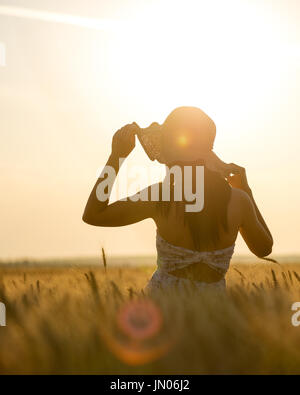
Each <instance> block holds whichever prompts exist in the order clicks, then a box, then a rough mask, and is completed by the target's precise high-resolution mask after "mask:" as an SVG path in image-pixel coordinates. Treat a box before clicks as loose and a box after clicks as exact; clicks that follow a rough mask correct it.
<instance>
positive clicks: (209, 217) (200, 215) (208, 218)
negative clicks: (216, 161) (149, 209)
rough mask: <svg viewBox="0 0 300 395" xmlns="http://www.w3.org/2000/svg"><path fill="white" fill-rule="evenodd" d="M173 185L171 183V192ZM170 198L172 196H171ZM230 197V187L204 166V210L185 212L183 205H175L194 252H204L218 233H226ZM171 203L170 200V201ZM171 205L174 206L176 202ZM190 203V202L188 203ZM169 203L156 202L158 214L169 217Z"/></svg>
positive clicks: (214, 243) (213, 241)
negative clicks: (191, 240) (190, 239)
mask: <svg viewBox="0 0 300 395" xmlns="http://www.w3.org/2000/svg"><path fill="white" fill-rule="evenodd" d="M172 186H173V187H174V185H173V184H172V182H171V191H172ZM171 196H172V194H171ZM230 196H231V187H230V185H229V184H228V182H227V181H226V180H225V179H224V178H223V177H222V176H221V175H220V174H219V173H216V172H214V171H211V170H209V169H207V168H206V167H205V166H204V208H203V210H202V211H200V212H186V211H185V206H184V205H182V204H181V205H177V207H176V213H177V210H178V209H179V210H183V218H184V223H185V224H186V225H187V226H188V228H189V229H190V232H191V236H192V238H193V242H194V246H195V249H196V250H205V249H206V248H207V246H211V245H213V246H214V245H216V244H217V243H218V241H219V239H220V231H221V230H224V231H227V228H228V223H227V222H228V221H227V208H228V203H229V200H230ZM171 202H172V200H171ZM173 203H174V204H176V202H174V200H173ZM189 203H190V202H189ZM170 205H171V203H170V202H166V201H162V199H160V201H159V202H157V209H158V212H160V214H161V215H162V216H168V215H169V209H170Z"/></svg>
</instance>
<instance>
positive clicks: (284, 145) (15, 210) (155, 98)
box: [0, 0, 300, 261]
mask: <svg viewBox="0 0 300 395" xmlns="http://www.w3.org/2000/svg"><path fill="white" fill-rule="evenodd" d="M4 6H6V8H4ZM1 7H2V8H1ZM13 7H18V9H19V11H18V12H17V8H13ZM24 9H25V10H24ZM26 9H27V11H26ZM82 18H84V19H82ZM299 20H300V4H299V2H298V1H297V0H296V1H294V0H291V1H289V2H285V1H283V0H277V1H269V0H263V1H258V0H252V1H247V0H239V1H235V0H229V1H227V2H224V1H216V0H211V1H209V2H208V1H189V0H187V1H184V2H183V1H169V0H168V1H164V2H161V1H158V0H154V1H147V0H145V1H138V0H114V1H110V2H107V1H96V0H91V1H90V2H89V3H86V2H84V1H71V0H61V1H58V0H52V1H50V0H44V1H37V0H26V1H25V0H10V1H4V0H0V43H1V44H2V45H3V47H4V48H5V64H3V65H2V66H0V116H1V138H2V144H1V147H0V153H1V170H2V171H1V174H2V177H1V187H2V188H1V189H2V194H1V205H0V215H1V222H2V226H1V230H0V240H1V244H0V260H1V261H4V260H6V259H9V260H10V259H23V258H26V257H28V258H34V259H35V258H36V259H44V258H49V257H61V258H65V257H84V256H97V255H98V254H100V248H101V247H104V248H105V250H106V252H107V254H108V255H109V256H112V255H115V254H116V251H117V254H122V255H127V256H128V255H134V256H136V255H137V256H138V255H149V254H155V226H154V224H153V223H152V222H151V220H146V221H143V222H141V223H138V224H135V225H131V226H128V227H122V228H94V227H91V226H88V225H86V224H84V223H83V222H82V220H81V216H82V212H83V209H84V206H85V202H86V199H87V197H88V195H89V192H90V189H91V187H92V186H93V184H94V182H95V181H96V176H97V171H98V170H99V168H100V167H101V165H103V164H104V163H105V162H106V159H107V157H108V155H109V152H110V143H111V138H112V136H113V134H114V132H115V131H116V130H117V129H119V128H120V127H121V126H123V125H125V124H127V123H131V122H133V121H135V122H137V123H138V124H139V125H140V126H141V127H146V126H148V125H149V124H150V123H152V122H153V121H157V122H160V123H161V122H163V121H164V119H165V118H166V116H167V115H168V113H169V112H170V111H171V110H173V109H174V108H175V107H177V106H180V105H193V106H197V107H200V108H202V109H203V110H204V111H205V112H207V113H208V114H209V115H210V116H211V118H212V119H213V120H214V121H215V123H216V125H217V137H216V143H215V152H216V153H217V154H218V155H219V156H220V157H221V158H222V159H223V160H224V161H226V162H235V163H237V164H239V165H242V166H244V167H246V170H247V174H248V179H249V184H250V187H251V188H252V190H253V194H254V197H255V199H256V201H257V203H258V206H259V208H260V209H261V211H262V213H263V215H264V217H265V218H266V221H267V223H268V225H269V227H270V229H271V231H272V233H273V236H274V249H273V253H274V256H278V255H282V254H283V255H289V256H291V255H300V244H299V235H298V224H299V223H300V209H299V200H300V181H299V176H298V175H297V173H296V172H297V170H298V169H299V167H300V166H299V164H300V157H299V150H300V134H299V126H300V120H299V98H300V73H299V71H300V25H299ZM166 24H167V26H166ZM129 162H130V163H131V165H135V164H143V165H145V166H148V167H149V168H150V167H151V168H153V167H156V168H157V169H159V166H158V165H157V164H156V163H153V162H151V161H150V160H149V159H148V158H147V157H146V155H145V153H144V152H143V150H142V148H141V147H140V146H138V147H137V149H136V150H135V151H134V152H133V153H132V154H131V155H130V158H129ZM122 174H123V173H122V171H121V173H120V175H121V176H122ZM236 253H237V254H243V255H244V254H250V252H248V249H247V247H246V246H245V244H244V242H243V241H241V239H240V237H239V239H238V241H237V244H236Z"/></svg>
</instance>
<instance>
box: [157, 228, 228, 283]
mask: <svg viewBox="0 0 300 395" xmlns="http://www.w3.org/2000/svg"><path fill="white" fill-rule="evenodd" d="M234 246H235V245H234V244H233V245H232V246H230V247H228V248H224V249H222V250H215V251H196V250H190V249H187V248H183V247H179V246H175V245H173V244H170V243H168V242H167V241H166V240H164V239H163V238H162V237H161V236H160V235H159V233H158V232H157V234H156V248H157V265H158V268H159V269H160V270H162V271H165V272H170V271H172V270H176V269H183V268H184V267H186V266H189V265H191V264H193V263H204V264H206V265H208V266H209V267H211V268H212V269H214V270H216V271H218V272H219V273H221V274H223V275H225V274H226V272H227V270H228V268H229V264H230V260H231V258H232V255H233V252H234Z"/></svg>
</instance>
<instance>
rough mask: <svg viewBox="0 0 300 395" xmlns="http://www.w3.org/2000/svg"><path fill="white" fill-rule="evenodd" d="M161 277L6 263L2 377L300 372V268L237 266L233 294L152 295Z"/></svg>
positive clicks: (142, 271)
mask: <svg viewBox="0 0 300 395" xmlns="http://www.w3.org/2000/svg"><path fill="white" fill-rule="evenodd" d="M153 271H154V268H153V267H149V266H145V267H142V266H141V267H100V266H99V267H97V266H89V267H85V266H79V267H50V266H49V267H45V266H41V267H39V266H32V267H27V268H25V267H9V266H8V265H2V266H1V268H0V302H2V303H5V305H6V309H7V312H6V315H7V323H6V324H7V325H6V327H0V373H1V374H16V373H17V374H299V373H300V327H295V326H293V325H292V323H291V317H292V314H293V311H292V310H291V306H292V304H293V303H294V302H297V301H300V293H299V289H300V266H299V265H298V264H297V263H295V264H284V265H277V264H271V263H254V264H238V263H237V264H233V265H232V266H231V268H230V270H229V272H228V274H227V285H228V291H227V294H226V295H217V294H208V293H201V294H197V295H195V294H193V293H192V292H189V291H187V292H185V293H184V294H177V293H173V294H172V295H171V294H161V295H156V296H153V297H152V298H149V296H147V295H146V294H145V293H144V292H143V288H144V286H145V285H146V283H147V281H148V280H149V278H150V276H151V274H152V272H153ZM143 306H146V311H148V313H147V312H146V313H145V311H144V310H143V308H144V307H143ZM147 306H148V307H149V306H150V310H149V309H148V310H147V308H148V307H147ZM141 310H142V311H141ZM128 317H129V318H128Z"/></svg>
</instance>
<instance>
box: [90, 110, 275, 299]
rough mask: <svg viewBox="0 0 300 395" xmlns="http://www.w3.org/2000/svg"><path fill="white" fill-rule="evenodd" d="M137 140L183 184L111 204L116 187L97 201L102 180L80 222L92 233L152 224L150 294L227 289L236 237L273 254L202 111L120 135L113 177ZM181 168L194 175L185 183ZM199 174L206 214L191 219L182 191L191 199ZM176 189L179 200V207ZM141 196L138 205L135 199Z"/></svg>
mask: <svg viewBox="0 0 300 395" xmlns="http://www.w3.org/2000/svg"><path fill="white" fill-rule="evenodd" d="M135 135H137V136H138V138H139V140H140V142H141V144H142V146H143V147H144V149H145V151H146V153H147V154H148V156H149V157H150V159H152V160H158V161H159V162H160V163H164V164H165V165H166V166H167V168H168V169H172V168H174V167H175V168H177V170H178V169H181V170H182V171H181V174H182V175H183V177H182V182H181V183H180V182H179V181H178V179H177V178H176V177H175V176H174V177H171V176H170V174H171V175H172V174H173V173H172V172H171V173H168V172H167V174H168V176H166V178H165V180H164V181H163V182H162V183H159V184H156V185H152V186H149V187H148V188H146V189H145V190H143V191H140V192H139V193H138V194H136V195H135V196H134V197H133V198H132V199H127V200H126V201H121V200H120V201H117V202H115V203H113V204H109V195H110V192H111V188H112V184H113V182H110V185H109V186H108V188H107V190H106V192H108V193H107V194H106V195H105V196H106V197H104V198H103V197H100V200H99V190H100V189H101V188H100V189H99V185H100V184H101V182H103V181H105V180H106V177H107V174H105V172H103V173H102V176H101V177H100V178H99V179H98V181H97V182H96V184H95V186H94V188H93V190H92V192H91V194H90V197H89V199H88V202H87V205H86V208H85V211H84V214H83V220H84V222H86V223H88V224H90V225H95V226H124V225H129V224H133V223H136V222H139V221H142V220H144V219H146V218H152V219H153V220H154V222H155V224H156V227H157V235H156V246H157V264H158V268H157V270H156V271H155V273H154V274H153V276H152V278H151V280H150V281H149V283H148V285H147V290H149V291H155V290H166V289H181V288H197V289H198V288H199V289H221V290H222V289H224V288H225V285H226V284H225V274H226V272H227V270H228V268H229V263H230V260H231V257H232V255H233V251H234V245H235V241H236V238H237V235H238V232H240V233H241V235H242V237H243V239H244V240H245V242H246V244H247V246H248V247H249V249H250V251H252V252H253V253H254V254H255V255H256V256H258V257H265V256H267V255H269V254H270V253H271V251H272V245H273V239H272V235H271V233H270V231H269V229H268V227H267V225H266V223H265V221H264V219H263V217H262V215H261V214H260V212H259V210H258V208H257V206H256V204H255V201H254V198H253V195H252V192H251V189H250V187H249V185H248V182H247V178H246V172H245V169H244V168H242V167H240V166H237V165H235V164H233V163H231V164H226V163H224V162H222V161H221V160H220V159H219V158H218V157H217V156H216V155H215V153H214V152H213V143H214V139H215V135H216V127H215V124H214V122H213V121H212V120H211V119H210V118H209V117H208V116H207V115H206V114H205V113H204V112H203V111H202V110H200V109H199V108H197V107H178V108H176V109H175V110H174V111H172V112H171V113H170V114H169V116H168V117H167V118H166V120H165V122H164V123H163V124H162V125H159V124H158V123H153V124H151V126H150V127H149V128H147V129H141V128H139V126H138V125H137V124H136V123H135V122H134V123H132V124H129V125H126V126H124V127H123V128H121V129H119V130H118V131H117V132H116V133H115V135H114V137H113V141H112V151H111V154H110V156H109V159H108V161H107V166H110V167H111V168H113V169H114V170H115V173H116V174H117V173H118V171H119V159H120V158H126V157H127V156H128V155H129V154H130V152H131V151H132V150H133V148H134V146H135ZM199 166H203V167H202V169H203V172H202V173H197V169H199ZM186 167H189V168H190V169H191V173H187V174H189V176H186V175H185V172H184V170H185V168H186ZM179 173H180V171H179ZM179 173H178V174H179ZM199 174H201V177H202V181H203V176H204V182H203V185H202V184H201V185H202V187H204V190H203V191H204V195H203V197H204V206H203V209H202V210H201V211H198V212H190V211H187V209H186V207H187V203H188V202H187V199H186V197H185V190H184V189H185V185H188V183H190V184H191V185H190V186H191V188H193V189H192V190H193V191H195V188H196V187H197V185H196V184H197V181H199V179H198V178H199V177H200V176H199ZM197 177H198V178H197ZM114 178H115V176H113V178H111V181H114ZM106 181H107V180H106ZM185 182H186V184H185ZM102 185H103V184H102ZM165 187H166V188H167V187H169V188H170V191H171V192H170V198H169V199H168V198H167V199H166V196H167V195H164V188H165ZM151 188H152V189H151ZM153 188H154V189H153ZM155 188H156V189H155ZM178 188H179V189H178ZM180 188H182V198H181V199H178V193H179V192H180ZM202 189H203V188H202ZM101 190H103V189H101ZM153 190H156V191H158V194H157V196H158V198H157V196H156V199H153V198H152V197H153V195H151V191H152V192H153ZM175 192H177V196H175V195H176V194H175ZM141 194H142V196H143V197H144V199H143V200H141V199H139V197H140V196H141ZM179 195H180V193H179ZM145 196H147V199H145ZM101 200H102V201H101ZM189 204H190V202H189Z"/></svg>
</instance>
